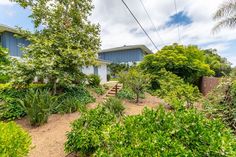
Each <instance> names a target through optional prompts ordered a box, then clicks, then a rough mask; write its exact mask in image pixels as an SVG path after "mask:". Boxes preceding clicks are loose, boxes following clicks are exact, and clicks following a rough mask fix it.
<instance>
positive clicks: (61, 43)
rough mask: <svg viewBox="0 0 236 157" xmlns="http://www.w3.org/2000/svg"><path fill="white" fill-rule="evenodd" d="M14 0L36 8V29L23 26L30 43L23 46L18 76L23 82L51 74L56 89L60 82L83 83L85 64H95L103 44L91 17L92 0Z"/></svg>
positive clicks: (33, 13) (32, 15) (21, 31)
mask: <svg viewBox="0 0 236 157" xmlns="http://www.w3.org/2000/svg"><path fill="white" fill-rule="evenodd" d="M13 1H15V2H17V3H19V4H20V5H21V6H22V7H23V8H26V7H27V8H30V9H31V10H32V14H31V15H30V18H31V19H32V21H33V22H34V26H35V32H33V33H32V32H29V31H24V30H20V33H21V35H22V36H23V37H26V38H27V39H28V40H29V41H30V45H29V46H28V47H26V48H24V49H23V51H24V54H23V62H22V63H21V64H20V66H17V68H15V69H16V71H17V72H16V74H17V75H16V77H15V78H18V80H21V81H22V82H23V83H29V82H30V81H31V80H32V79H33V78H34V77H35V76H37V77H38V78H40V79H45V78H47V80H48V83H50V84H53V86H54V91H56V87H57V84H60V85H74V84H76V83H79V82H80V78H81V76H82V72H81V67H82V66H88V65H93V64H95V59H96V56H97V52H98V50H99V47H100V38H99V31H100V30H99V26H98V25H95V24H91V23H90V22H89V21H88V16H89V15H90V14H91V11H92V9H93V6H92V0H13ZM27 74H30V75H29V76H26V75H27ZM19 78H21V79H19ZM22 82H21V83H22Z"/></svg>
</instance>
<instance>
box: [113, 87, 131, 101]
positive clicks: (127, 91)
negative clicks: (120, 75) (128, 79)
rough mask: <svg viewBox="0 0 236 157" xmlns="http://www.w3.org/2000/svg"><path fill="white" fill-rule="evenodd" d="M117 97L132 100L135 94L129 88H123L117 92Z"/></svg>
mask: <svg viewBox="0 0 236 157" xmlns="http://www.w3.org/2000/svg"><path fill="white" fill-rule="evenodd" d="M117 97H118V98H120V99H128V100H134V99H135V94H134V92H133V91H132V90H131V89H129V88H123V89H121V90H120V91H119V92H118V93H117Z"/></svg>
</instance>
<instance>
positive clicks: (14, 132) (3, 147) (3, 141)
mask: <svg viewBox="0 0 236 157" xmlns="http://www.w3.org/2000/svg"><path fill="white" fill-rule="evenodd" d="M0 132H1V133H0V156H1V157H25V156H27V155H28V153H29V151H30V145H31V137H30V135H29V134H28V133H27V132H26V131H25V130H23V129H22V128H21V127H20V126H19V125H17V124H16V123H15V122H9V123H4V122H0Z"/></svg>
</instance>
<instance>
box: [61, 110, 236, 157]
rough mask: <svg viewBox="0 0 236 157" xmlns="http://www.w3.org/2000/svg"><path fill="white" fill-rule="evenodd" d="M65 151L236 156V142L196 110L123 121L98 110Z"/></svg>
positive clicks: (77, 126) (147, 113) (79, 124)
mask: <svg viewBox="0 0 236 157" xmlns="http://www.w3.org/2000/svg"><path fill="white" fill-rule="evenodd" d="M67 138H68V139H67V142H66V144H65V150H66V151H67V152H76V153H79V154H80V155H83V154H84V155H92V156H110V155H112V156H139V155H140V154H142V155H143V156H232V157H233V156H235V155H236V138H235V136H234V135H233V134H232V132H231V130H230V129H228V128H227V127H225V125H224V124H223V123H222V122H221V121H220V120H218V119H208V118H207V117H206V116H205V115H204V114H202V113H200V112H199V111H197V110H195V109H188V110H186V109H185V108H178V109H176V110H175V111H165V109H164V108H163V107H160V108H158V109H157V110H151V109H145V110H144V111H143V113H142V114H141V115H135V116H126V117H123V119H121V120H120V121H116V120H115V119H114V114H113V113H110V112H107V111H106V110H105V109H104V108H101V107H98V108H96V109H94V110H91V111H89V112H88V113H86V114H84V115H83V116H82V117H81V119H78V120H76V121H75V122H74V123H73V125H72V131H71V132H69V133H68V134H67Z"/></svg>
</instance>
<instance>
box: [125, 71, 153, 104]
mask: <svg viewBox="0 0 236 157" xmlns="http://www.w3.org/2000/svg"><path fill="white" fill-rule="evenodd" d="M126 81H127V83H126V85H127V86H128V87H129V88H130V89H132V91H133V92H134V93H135V94H136V103H139V98H140V94H141V93H143V92H144V90H145V87H146V86H147V84H148V82H149V77H148V76H147V75H145V74H143V73H142V72H141V71H139V70H138V69H136V68H133V69H130V70H129V72H128V73H127V80H126Z"/></svg>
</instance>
